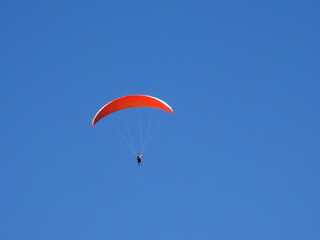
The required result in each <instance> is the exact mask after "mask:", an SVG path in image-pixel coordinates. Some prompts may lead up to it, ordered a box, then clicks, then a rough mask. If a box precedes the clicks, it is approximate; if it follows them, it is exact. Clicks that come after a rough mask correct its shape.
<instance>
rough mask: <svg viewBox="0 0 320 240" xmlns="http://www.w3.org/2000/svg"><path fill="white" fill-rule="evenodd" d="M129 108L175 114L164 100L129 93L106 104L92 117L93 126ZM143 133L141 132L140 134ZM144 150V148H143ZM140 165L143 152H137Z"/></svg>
mask: <svg viewBox="0 0 320 240" xmlns="http://www.w3.org/2000/svg"><path fill="white" fill-rule="evenodd" d="M129 108H154V109H160V110H164V111H167V112H169V113H171V114H173V110H172V108H171V107H170V106H169V105H168V104H167V103H166V102H164V101H163V100H161V99H159V98H156V97H152V96H149V95H128V96H124V97H121V98H117V99H115V100H112V101H110V102H108V103H107V104H106V105H104V106H103V107H102V108H101V109H100V110H99V111H98V112H97V113H96V115H95V116H94V118H93V119H92V123H91V125H92V127H94V126H95V125H96V124H97V123H98V122H99V121H100V120H101V119H103V118H105V117H107V116H109V115H111V114H113V113H115V112H118V111H122V110H126V109H129ZM140 135H141V134H140ZM142 151H143V150H142ZM135 154H136V156H137V162H138V165H139V166H141V165H142V156H143V154H142V152H139V153H135Z"/></svg>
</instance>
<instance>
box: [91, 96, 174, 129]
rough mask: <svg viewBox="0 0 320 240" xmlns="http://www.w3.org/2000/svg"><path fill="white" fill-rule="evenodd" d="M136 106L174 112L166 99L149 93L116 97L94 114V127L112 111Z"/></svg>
mask: <svg viewBox="0 0 320 240" xmlns="http://www.w3.org/2000/svg"><path fill="white" fill-rule="evenodd" d="M135 107H151V108H158V109H162V110H164V111H167V112H169V113H172V114H173V110H172V108H171V107H170V106H169V105H168V104H167V103H165V102H164V101H162V100H160V99H158V98H155V97H151V96H147V95H129V96H125V97H121V98H118V99H115V100H113V101H111V102H109V103H107V104H106V105H104V106H103V107H102V108H101V109H100V110H99V111H98V112H97V114H96V115H95V116H94V118H93V120H92V127H93V126H94V125H95V124H96V123H97V122H98V121H99V120H101V119H102V118H104V117H105V116H107V115H109V114H111V113H114V112H117V111H120V110H124V109H127V108H135Z"/></svg>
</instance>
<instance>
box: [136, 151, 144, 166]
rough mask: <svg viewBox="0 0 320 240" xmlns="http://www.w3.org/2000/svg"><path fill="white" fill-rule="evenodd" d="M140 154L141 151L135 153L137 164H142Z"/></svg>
mask: <svg viewBox="0 0 320 240" xmlns="http://www.w3.org/2000/svg"><path fill="white" fill-rule="evenodd" d="M142 156H143V155H142V154H141V153H137V161H138V165H139V166H141V165H142Z"/></svg>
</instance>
